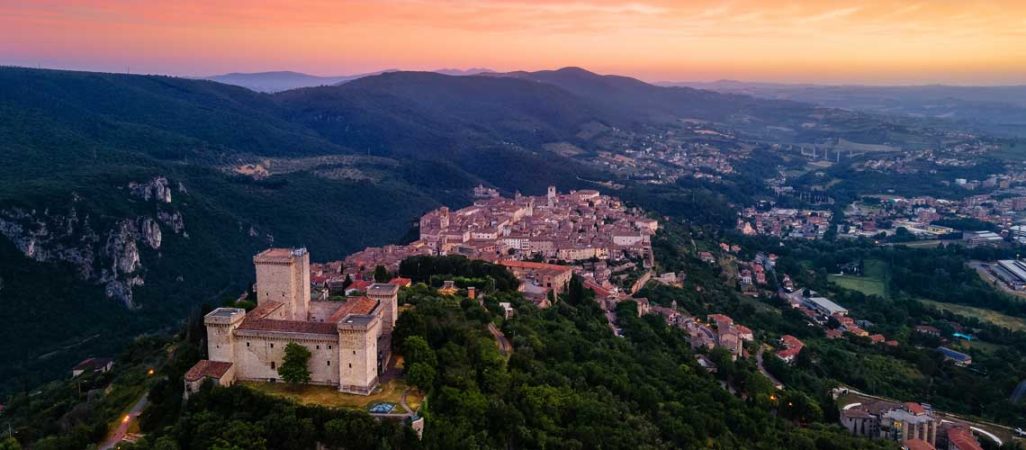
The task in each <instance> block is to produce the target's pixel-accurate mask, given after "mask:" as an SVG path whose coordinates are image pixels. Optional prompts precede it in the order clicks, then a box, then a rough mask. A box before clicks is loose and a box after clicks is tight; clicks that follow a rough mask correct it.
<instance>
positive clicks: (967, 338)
mask: <svg viewBox="0 0 1026 450" xmlns="http://www.w3.org/2000/svg"><path fill="white" fill-rule="evenodd" d="M952 336H954V337H957V338H959V339H965V340H967V341H971V340H973V339H974V338H973V335H971V334H964V333H952Z"/></svg>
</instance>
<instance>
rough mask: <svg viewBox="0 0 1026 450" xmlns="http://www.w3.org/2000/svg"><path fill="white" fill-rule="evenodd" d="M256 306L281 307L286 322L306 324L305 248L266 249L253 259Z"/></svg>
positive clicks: (307, 272)
mask: <svg viewBox="0 0 1026 450" xmlns="http://www.w3.org/2000/svg"><path fill="white" fill-rule="evenodd" d="M253 265H254V266H255V267H256V291H257V304H258V305H263V304H265V303H267V302H281V303H284V304H285V313H286V317H285V319H286V320H307V318H308V317H309V316H308V315H309V311H310V254H309V253H307V251H306V249H305V248H294V249H293V248H269V249H267V250H264V251H263V252H260V254H258V255H256V256H254V257H253Z"/></svg>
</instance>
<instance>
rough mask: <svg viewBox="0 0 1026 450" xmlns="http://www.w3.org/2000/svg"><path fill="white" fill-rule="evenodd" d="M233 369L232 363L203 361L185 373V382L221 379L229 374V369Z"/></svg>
mask: <svg viewBox="0 0 1026 450" xmlns="http://www.w3.org/2000/svg"><path fill="white" fill-rule="evenodd" d="M231 367H232V363H230V362H224V361H210V360H206V359H201V360H199V362H197V363H196V365H194V366H192V368H191V369H189V371H188V372H185V381H199V380H201V379H203V378H208V377H209V378H216V379H220V378H221V377H223V376H224V374H225V373H228V369H230V368H231Z"/></svg>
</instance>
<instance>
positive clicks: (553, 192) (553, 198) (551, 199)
mask: <svg viewBox="0 0 1026 450" xmlns="http://www.w3.org/2000/svg"><path fill="white" fill-rule="evenodd" d="M546 197H547V198H548V200H549V208H551V207H553V206H556V187H555V186H549V194H548V195H547V196H546Z"/></svg>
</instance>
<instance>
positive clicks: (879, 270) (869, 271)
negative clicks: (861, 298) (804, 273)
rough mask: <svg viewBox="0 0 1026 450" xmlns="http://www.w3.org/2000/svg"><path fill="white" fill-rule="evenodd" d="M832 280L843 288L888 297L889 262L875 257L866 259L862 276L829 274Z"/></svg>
mask: <svg viewBox="0 0 1026 450" xmlns="http://www.w3.org/2000/svg"><path fill="white" fill-rule="evenodd" d="M829 278H830V281H831V282H832V283H834V284H836V285H838V286H840V287H842V288H845V289H851V290H853V291H859V292H861V293H863V294H866V295H877V296H880V297H883V298H887V297H888V295H889V294H888V292H887V264H886V263H884V262H883V261H879V260H875V259H867V260H866V261H865V274H863V276H861V277H857V276H850V275H829Z"/></svg>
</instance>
